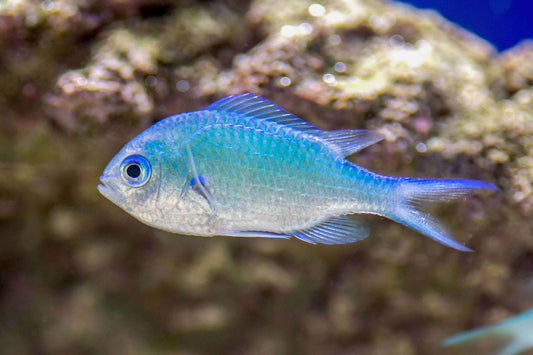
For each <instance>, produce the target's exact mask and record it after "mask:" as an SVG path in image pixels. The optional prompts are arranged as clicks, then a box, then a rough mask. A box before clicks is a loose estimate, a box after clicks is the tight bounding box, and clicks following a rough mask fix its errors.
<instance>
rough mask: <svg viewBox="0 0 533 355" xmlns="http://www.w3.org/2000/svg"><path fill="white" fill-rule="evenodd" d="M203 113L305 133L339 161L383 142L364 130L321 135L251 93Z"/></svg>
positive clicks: (319, 132)
mask: <svg viewBox="0 0 533 355" xmlns="http://www.w3.org/2000/svg"><path fill="white" fill-rule="evenodd" d="M205 110H207V111H223V112H233V113H237V114H240V115H246V116H250V117H254V118H256V119H259V120H264V121H269V122H276V123H278V124H281V125H283V126H286V127H290V128H292V129H296V130H298V131H302V132H305V133H307V134H310V135H312V136H314V137H317V138H319V139H320V140H322V141H323V142H324V143H325V144H326V145H327V146H328V147H329V148H330V149H331V150H333V152H334V153H335V155H337V156H339V157H345V156H346V155H350V154H352V153H355V152H357V151H359V150H361V149H363V148H365V147H368V146H369V145H371V144H374V143H376V142H379V141H380V140H381V139H383V137H382V135H381V134H380V133H378V132H375V131H368V130H364V129H340V130H335V131H323V130H321V129H319V128H317V127H315V126H313V125H312V124H310V123H308V122H306V121H304V120H302V119H301V118H299V117H297V116H295V115H293V114H292V113H290V112H287V111H285V110H284V109H282V108H281V107H279V106H278V105H276V104H274V103H272V102H271V101H269V100H267V99H265V98H263V97H261V96H259V95H256V94H254V93H252V92H247V93H244V94H240V95H230V96H227V97H225V98H223V99H220V100H218V101H215V102H213V103H212V104H211V105H209V106H207V107H206V108H205Z"/></svg>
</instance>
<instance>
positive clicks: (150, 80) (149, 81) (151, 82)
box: [144, 75, 157, 86]
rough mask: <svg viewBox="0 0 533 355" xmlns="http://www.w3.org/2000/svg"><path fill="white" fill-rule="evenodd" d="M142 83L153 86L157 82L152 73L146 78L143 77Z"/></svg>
mask: <svg viewBox="0 0 533 355" xmlns="http://www.w3.org/2000/svg"><path fill="white" fill-rule="evenodd" d="M144 83H145V84H146V85H148V86H154V85H155V84H157V78H156V77H155V76H153V75H148V76H147V77H146V79H144Z"/></svg>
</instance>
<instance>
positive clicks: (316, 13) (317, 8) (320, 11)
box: [307, 4, 326, 17]
mask: <svg viewBox="0 0 533 355" xmlns="http://www.w3.org/2000/svg"><path fill="white" fill-rule="evenodd" d="M307 10H308V11H309V14H310V15H311V16H313V17H321V16H324V15H325V14H326V8H325V7H324V6H322V5H320V4H311V5H309V8H308V9H307Z"/></svg>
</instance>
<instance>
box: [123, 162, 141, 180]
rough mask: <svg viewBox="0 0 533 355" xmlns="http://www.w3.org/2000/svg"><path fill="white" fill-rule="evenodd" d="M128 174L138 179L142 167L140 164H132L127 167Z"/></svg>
mask: <svg viewBox="0 0 533 355" xmlns="http://www.w3.org/2000/svg"><path fill="white" fill-rule="evenodd" d="M126 174H127V175H128V177H130V178H132V179H137V178H138V177H139V176H141V167H140V166H139V164H130V165H129V166H128V167H127V168H126Z"/></svg>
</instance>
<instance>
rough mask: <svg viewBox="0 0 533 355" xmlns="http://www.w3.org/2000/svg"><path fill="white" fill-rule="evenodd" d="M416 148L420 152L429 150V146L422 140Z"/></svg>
mask: <svg viewBox="0 0 533 355" xmlns="http://www.w3.org/2000/svg"><path fill="white" fill-rule="evenodd" d="M416 150H417V151H418V152H420V153H425V152H427V150H428V148H427V147H426V145H425V144H424V143H422V142H420V143H418V144H417V145H416Z"/></svg>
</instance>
